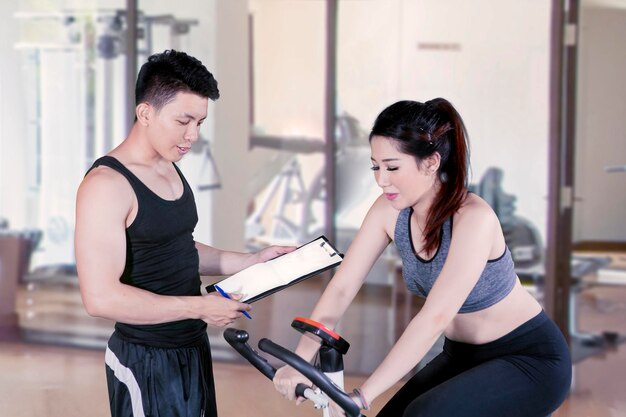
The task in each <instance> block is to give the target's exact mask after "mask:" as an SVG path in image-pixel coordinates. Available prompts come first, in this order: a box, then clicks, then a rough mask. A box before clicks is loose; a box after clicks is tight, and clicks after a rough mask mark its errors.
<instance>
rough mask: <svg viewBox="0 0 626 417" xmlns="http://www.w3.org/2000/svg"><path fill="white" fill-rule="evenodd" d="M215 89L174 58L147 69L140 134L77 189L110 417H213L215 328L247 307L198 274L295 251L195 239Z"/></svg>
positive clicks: (82, 277) (205, 75)
mask: <svg viewBox="0 0 626 417" xmlns="http://www.w3.org/2000/svg"><path fill="white" fill-rule="evenodd" d="M218 97H219V91H218V88H217V82H216V81H215V79H214V78H213V76H212V74H211V73H210V72H209V71H208V70H207V69H206V68H205V67H204V66H203V65H202V63H201V62H200V61H199V60H197V59H195V58H193V57H191V56H189V55H187V54H185V53H183V52H177V51H172V50H168V51H165V52H163V53H161V54H156V55H153V56H151V57H150V58H149V59H148V61H147V62H146V63H145V64H144V65H143V66H142V68H141V70H140V72H139V75H138V79H137V85H136V90H135V99H136V108H135V117H136V118H135V123H134V125H133V127H132V129H131V131H130V133H129V135H128V137H127V138H126V139H125V140H124V141H123V142H122V143H121V144H120V145H119V146H118V147H116V148H115V149H113V150H112V151H110V152H109V153H108V154H107V155H106V156H104V157H102V158H100V159H98V160H97V161H96V162H95V163H94V165H93V167H92V168H91V169H90V170H89V172H88V173H87V175H86V176H85V178H84V180H83V182H82V184H81V185H80V187H79V190H78V194H77V202H76V235H75V248H76V264H77V269H78V276H79V282H80V290H81V295H82V299H83V303H84V305H85V308H86V310H87V312H88V313H89V314H90V315H92V316H97V317H104V318H107V319H111V320H114V321H116V324H115V331H114V333H113V335H112V336H111V338H110V340H109V343H108V346H107V349H106V354H105V362H106V373H107V383H108V390H109V398H110V404H111V414H112V416H113V417H122V416H124V417H126V416H134V417H140V416H141V417H143V416H145V415H161V416H193V417H200V416H204V417H212V416H216V415H217V412H216V403H215V391H214V385H213V372H212V366H211V355H210V347H209V341H208V337H207V333H206V327H207V324H209V325H212V326H225V325H228V324H230V323H232V322H233V321H234V320H236V319H237V318H239V317H241V316H242V312H244V311H248V310H250V306H249V305H247V304H244V303H240V302H238V301H236V299H237V298H238V297H237V296H235V295H233V299H230V300H229V299H227V298H224V297H222V296H220V295H213V294H212V295H204V296H202V295H201V294H200V286H201V282H200V275H230V274H233V273H235V272H238V271H240V270H241V269H243V268H245V267H247V266H250V265H252V264H255V263H257V262H264V261H266V260H269V259H271V258H273V257H276V256H278V255H280V254H283V253H286V252H289V251H290V250H292V248H288V247H278V246H272V247H269V248H266V249H264V250H261V251H259V252H257V253H250V254H244V253H237V252H229V251H224V250H219V249H216V248H213V247H210V246H207V245H204V244H201V243H198V242H195V241H194V239H193V236H192V233H193V231H194V228H195V225H196V223H197V220H198V216H197V211H196V205H195V201H194V197H193V193H192V190H191V188H190V187H189V184H188V183H187V181H186V180H185V178H184V177H183V175H182V173H181V172H180V170H179V169H178V167H177V166H176V165H175V164H174V163H175V162H177V161H179V160H180V159H181V158H182V157H183V156H184V155H185V154H186V153H187V152H188V151H189V149H190V148H191V146H192V145H193V144H194V142H196V141H197V140H198V135H199V130H200V125H201V124H202V122H203V121H204V120H205V119H206V116H207V106H208V100H209V99H211V100H216V99H217V98H218Z"/></svg>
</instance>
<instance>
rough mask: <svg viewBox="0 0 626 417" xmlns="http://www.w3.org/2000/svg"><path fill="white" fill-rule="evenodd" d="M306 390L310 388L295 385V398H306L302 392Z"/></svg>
mask: <svg viewBox="0 0 626 417" xmlns="http://www.w3.org/2000/svg"><path fill="white" fill-rule="evenodd" d="M307 389H311V387H309V386H308V385H305V384H298V385H296V396H298V397H303V398H306V395H304V391H306V390H307Z"/></svg>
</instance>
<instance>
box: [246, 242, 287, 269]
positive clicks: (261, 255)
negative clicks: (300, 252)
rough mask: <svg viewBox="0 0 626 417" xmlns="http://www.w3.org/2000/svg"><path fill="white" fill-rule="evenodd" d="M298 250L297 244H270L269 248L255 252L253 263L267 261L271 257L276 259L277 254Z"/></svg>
mask: <svg viewBox="0 0 626 417" xmlns="http://www.w3.org/2000/svg"><path fill="white" fill-rule="evenodd" d="M294 250H296V247H295V246H278V245H273V246H268V247H267V248H263V249H261V250H260V251H258V252H256V253H255V254H254V262H253V263H255V264H256V263H261V262H267V261H269V260H270V259H274V258H276V257H277V256H280V255H284V254H286V253H289V252H293V251H294Z"/></svg>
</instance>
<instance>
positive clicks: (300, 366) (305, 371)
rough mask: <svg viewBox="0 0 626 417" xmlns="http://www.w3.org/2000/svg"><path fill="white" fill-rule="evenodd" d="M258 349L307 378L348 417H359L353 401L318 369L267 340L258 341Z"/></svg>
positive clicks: (357, 407) (359, 413) (357, 408)
mask: <svg viewBox="0 0 626 417" xmlns="http://www.w3.org/2000/svg"><path fill="white" fill-rule="evenodd" d="M259 349H261V350H262V351H263V352H266V353H269V354H270V355H272V356H274V357H276V358H278V359H280V360H281V361H283V362H285V363H286V364H288V365H290V366H291V367H292V368H294V369H295V370H297V371H298V372H300V373H301V374H302V375H304V376H306V377H307V378H309V379H310V380H311V381H312V382H313V384H314V385H315V386H317V387H318V388H319V389H321V390H322V391H323V392H324V393H326V395H328V396H329V397H330V399H332V400H333V401H334V402H336V403H337V404H338V405H339V406H340V407H341V408H343V409H344V411H345V412H346V415H347V416H348V417H359V416H360V415H361V411H360V409H359V406H357V405H356V403H355V402H354V401H352V399H351V398H350V397H349V396H348V394H346V393H345V392H343V391H342V390H341V389H339V388H338V387H337V386H336V385H335V384H334V383H333V382H332V381H331V380H330V379H329V378H328V377H327V376H326V375H324V374H323V373H322V372H321V371H320V370H319V369H317V368H316V367H314V366H313V365H311V364H310V363H308V362H307V361H305V360H304V359H302V358H301V357H300V356H298V355H296V354H295V353H293V352H291V351H290V350H287V349H285V348H284V347H282V346H280V345H277V344H276V343H274V342H272V341H271V340H269V339H265V338H264V339H261V340H260V341H259Z"/></svg>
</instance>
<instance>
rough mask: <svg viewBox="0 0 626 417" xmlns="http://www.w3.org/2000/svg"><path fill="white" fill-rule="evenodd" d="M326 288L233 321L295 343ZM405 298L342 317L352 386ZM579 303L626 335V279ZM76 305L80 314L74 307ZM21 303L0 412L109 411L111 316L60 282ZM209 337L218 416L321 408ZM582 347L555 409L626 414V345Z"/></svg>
mask: <svg viewBox="0 0 626 417" xmlns="http://www.w3.org/2000/svg"><path fill="white" fill-rule="evenodd" d="M322 286H323V280H320V281H319V282H318V283H310V284H306V283H305V284H304V285H299V286H295V287H292V288H290V289H288V290H287V291H286V292H285V294H284V295H283V296H281V297H276V296H274V297H271V299H266V300H263V301H260V302H258V303H255V305H254V310H253V311H252V316H253V320H247V319H241V320H239V322H237V323H235V325H236V326H237V327H240V328H244V329H246V330H248V331H249V333H250V335H251V345H254V346H255V345H256V341H257V340H258V339H260V338H261V337H268V338H270V339H272V340H274V341H276V342H277V343H280V344H282V345H284V346H286V347H293V346H294V344H295V342H296V340H297V338H298V337H299V333H298V332H296V331H295V330H292V329H290V326H289V325H290V322H291V319H292V318H293V317H295V316H298V315H306V314H307V313H308V312H310V309H311V307H312V305H313V304H314V302H315V300H316V299H317V297H318V296H319V292H320V291H321V287H322ZM44 300H47V304H46V305H47V306H46V305H44ZM293 300H297V301H296V302H295V303H294V301H293ZM390 300H392V301H391V302H390ZM393 300H395V301H393ZM398 300H399V299H398V297H394V294H393V293H392V292H390V290H388V289H381V288H379V287H374V288H365V289H364V290H363V291H362V292H361V294H360V295H359V298H358V299H357V302H356V303H355V304H354V305H353V306H352V307H351V308H350V310H349V312H348V313H347V316H346V317H345V319H344V323H349V324H350V325H349V326H348V325H344V326H343V327H342V328H341V329H340V330H339V332H340V333H341V334H342V335H343V336H344V337H345V338H346V339H347V340H348V341H350V342H351V344H352V346H351V348H350V351H349V352H348V355H347V356H346V358H345V363H346V376H347V378H346V386H347V387H350V388H351V387H354V386H358V385H359V384H360V381H362V380H363V378H364V375H366V374H368V373H369V372H371V371H372V369H374V368H375V366H376V365H377V364H378V363H379V362H380V360H381V359H382V358H383V357H384V355H385V353H386V352H387V350H388V349H389V347H390V346H391V345H392V344H393V342H394V340H395V339H396V338H397V336H398V334H397V332H398V330H397V328H398V327H399V326H398V323H401V322H402V321H403V320H405V318H404V317H403V316H402V311H405V310H406V309H404V307H403V306H402V305H401V304H402V303H401V300H400V301H398ZM77 303H78V304H77ZM37 305H39V306H40V307H41V308H40V309H39V310H38V309H37V308H36V307H37ZM60 305H64V306H65V308H59V306H60ZM390 305H391V306H392V307H391V308H390V307H389V306H390ZM577 305H578V318H579V319H578V327H579V329H581V330H583V331H592V332H601V331H611V332H617V333H619V334H622V335H624V334H626V287H623V286H622V287H593V288H589V289H586V290H583V291H581V292H580V293H579V294H578V296H577ZM72 306H73V307H72ZM73 308H74V309H75V311H76V313H75V314H74V315H72V314H68V311H72V309H73ZM18 309H19V310H20V312H21V314H20V326H21V328H22V335H21V336H19V337H17V336H15V335H14V336H13V337H5V340H3V341H0V417H43V416H45V417H74V416H76V417H78V416H89V417H105V416H109V410H108V404H107V396H106V384H105V379H104V364H103V360H104V352H103V350H102V346H103V345H102V343H103V340H105V337H106V335H107V334H108V333H109V332H110V325H111V324H110V323H108V322H106V321H97V320H94V319H91V318H88V317H86V316H84V313H82V309H81V308H80V304H79V300H78V299H77V298H76V294H74V293H72V290H71V289H70V290H68V288H65V287H63V288H62V289H61V290H59V289H58V288H57V290H53V289H50V288H48V289H44V288H41V287H39V288H37V287H36V286H35V287H33V286H30V287H28V286H26V285H24V286H22V287H21V289H20V293H19V297H18ZM55 311H57V312H58V314H59V315H58V316H55V315H54V312H55ZM51 317H52V318H51ZM90 320H91V321H90ZM55 326H56V327H55ZM63 326H65V328H64V327H63ZM46 329H54V330H55V332H57V333H62V332H67V331H68V330H67V329H74V332H75V333H77V334H78V333H81V332H82V333H89V334H88V335H89V337H88V338H86V339H85V340H91V341H92V342H93V343H92V344H91V345H90V346H89V347H76V346H77V345H79V346H80V345H82V346H87V345H89V343H82V342H81V341H80V339H79V338H76V334H74V335H73V336H72V335H71V334H69V333H68V334H67V335H66V336H65V337H61V338H60V339H59V338H57V339H54V340H45V339H42V338H38V337H37V334H38V332H39V333H42V334H43V333H45V330H46ZM64 329H65V330H64ZM94 329H96V330H94ZM373 333H375V335H376V336H375V337H372V334H373ZM102 335H104V336H102ZM209 336H210V338H211V342H212V344H213V351H214V353H215V364H214V370H215V379H216V385H217V398H218V408H219V412H220V416H222V417H228V416H233V417H235V416H236V417H247V416H251V417H252V416H254V417H257V416H289V417H295V416H303V417H305V416H320V415H321V413H320V412H319V411H318V410H315V409H313V408H312V407H311V406H310V404H309V403H304V404H302V405H300V406H298V407H296V406H295V405H292V404H291V403H289V402H287V401H285V400H283V399H282V398H281V397H279V395H278V394H277V393H276V392H275V391H274V389H273V386H272V384H271V383H270V381H268V380H267V379H265V378H264V377H263V376H262V375H261V374H260V373H258V372H257V371H256V370H255V369H254V368H252V367H251V366H249V365H247V364H246V363H242V362H241V360H240V358H239V357H238V355H237V354H236V353H235V352H234V351H233V350H232V349H230V347H229V346H228V345H226V344H225V343H224V342H223V341H222V338H221V332H220V331H219V330H211V331H210V332H209ZM64 341H65V343H63V342H64ZM94 341H95V342H94ZM42 342H47V343H42ZM62 345H64V346H62ZM69 345H74V346H73V347H72V346H69ZM578 352H579V353H580V352H583V354H580V355H578V356H579V357H580V358H581V359H580V360H579V361H578V362H576V364H575V366H574V384H573V386H572V390H571V394H570V396H569V398H568V399H567V400H566V402H565V403H564V404H563V405H562V406H561V407H560V408H559V410H557V411H556V412H555V413H554V414H553V417H626V377H625V375H626V344H616V345H615V346H609V347H607V348H603V349H595V350H594V349H586V350H585V349H582V350H579V351H578ZM396 389H397V386H396V387H394V388H393V389H390V390H389V391H388V392H387V393H386V394H385V395H384V396H382V397H381V398H380V399H379V400H378V401H377V402H376V403H375V404H374V409H373V410H372V411H371V412H370V413H368V415H375V413H376V411H377V410H378V409H379V408H380V406H381V405H382V404H384V402H385V401H386V399H387V398H389V397H390V396H391V395H393V392H394V391H395V390H396Z"/></svg>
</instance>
